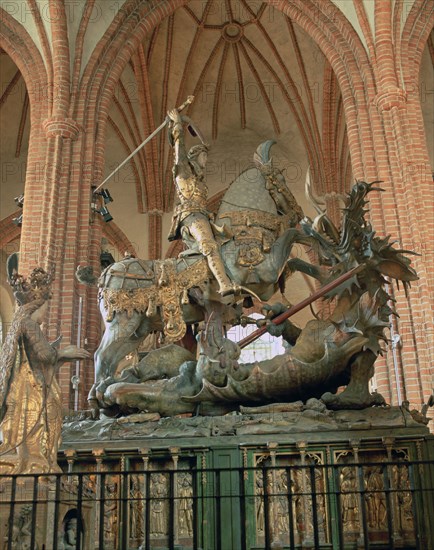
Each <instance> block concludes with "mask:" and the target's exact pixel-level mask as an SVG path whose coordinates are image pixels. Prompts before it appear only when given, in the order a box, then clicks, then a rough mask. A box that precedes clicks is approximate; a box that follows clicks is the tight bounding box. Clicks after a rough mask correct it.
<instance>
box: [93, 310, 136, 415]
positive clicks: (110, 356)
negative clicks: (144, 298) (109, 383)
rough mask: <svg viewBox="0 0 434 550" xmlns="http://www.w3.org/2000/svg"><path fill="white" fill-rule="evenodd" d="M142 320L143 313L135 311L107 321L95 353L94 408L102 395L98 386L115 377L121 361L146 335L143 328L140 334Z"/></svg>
mask: <svg viewBox="0 0 434 550" xmlns="http://www.w3.org/2000/svg"><path fill="white" fill-rule="evenodd" d="M142 321H143V314H141V313H137V312H133V314H132V315H131V316H130V317H128V316H127V314H126V313H116V314H115V317H114V319H113V321H111V322H106V323H105V332H104V335H103V337H102V340H101V343H100V345H99V347H98V349H97V350H96V353H95V383H94V385H93V386H92V388H91V390H90V392H89V397H88V400H89V402H90V403H91V407H92V408H94V405H95V404H96V402H97V401H98V400H99V399H100V398H101V397H102V395H101V390H98V386H99V385H100V384H102V383H103V382H104V380H107V379H111V378H113V377H114V374H115V372H116V367H117V365H118V364H119V362H120V361H121V360H122V359H123V358H124V357H125V356H126V355H128V354H129V353H131V352H132V351H134V350H135V349H136V348H137V346H138V345H139V344H140V342H141V341H142V340H143V338H144V336H145V335H146V332H144V331H143V330H142V331H140V334H138V329H139V327H140V328H141V325H142Z"/></svg>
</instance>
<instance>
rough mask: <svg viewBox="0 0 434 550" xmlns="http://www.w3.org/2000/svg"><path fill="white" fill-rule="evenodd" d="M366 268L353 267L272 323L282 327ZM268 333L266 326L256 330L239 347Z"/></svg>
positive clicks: (360, 266)
mask: <svg viewBox="0 0 434 550" xmlns="http://www.w3.org/2000/svg"><path fill="white" fill-rule="evenodd" d="M365 267H366V266H365V265H364V264H361V265H359V266H357V267H353V269H350V271H348V273H344V274H343V275H341V276H340V277H338V278H337V279H335V280H334V281H332V282H331V283H328V284H326V285H324V286H322V287H321V288H319V289H318V290H317V291H316V292H314V293H313V294H311V295H310V296H308V297H307V298H305V299H304V300H302V301H301V302H299V303H298V304H295V305H294V306H291V307H290V308H289V309H288V310H286V311H285V312H284V313H281V314H280V315H278V316H277V317H275V318H274V319H272V320H271V322H272V323H273V324H274V325H280V323H283V321H286V319H289V318H290V317H292V316H293V315H295V314H296V313H298V312H299V311H301V310H302V309H304V308H305V307H307V306H309V305H310V304H312V303H313V302H315V300H318V298H322V297H323V296H325V295H326V294H327V293H328V292H331V291H332V290H334V289H335V288H337V287H338V286H339V285H341V284H342V283H345V281H348V279H351V277H354V275H357V273H360V272H361V271H363V270H364V269H365ZM266 332H267V327H266V326H263V327H261V328H258V330H255V331H254V332H252V334H249V336H246V337H245V338H243V339H242V340H240V341H239V342H238V345H239V346H240V348H241V349H242V348H245V347H246V346H248V345H249V344H251V343H252V342H254V341H255V340H256V339H257V338H259V337H260V336H262V335H263V334H265V333H266Z"/></svg>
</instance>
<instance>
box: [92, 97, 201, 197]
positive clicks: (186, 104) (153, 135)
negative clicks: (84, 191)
mask: <svg viewBox="0 0 434 550" xmlns="http://www.w3.org/2000/svg"><path fill="white" fill-rule="evenodd" d="M193 100H194V96H192V95H189V96H188V97H187V99H186V100H185V101H184V103H183V104H182V105H180V106H179V107H178V109H177V110H178V111H183V110H184V109H185V108H186V107H187V106H188V105H190V104H191V103H193ZM169 121H170V119H169V117H166V118H165V119H164V122H162V123H161V124H160V126H158V128H155V130H154V131H153V132H152V134H150V135H149V136H148V137H147V138H146V139H145V141H143V142H142V143H141V144H140V145H139V146H138V147H136V149H134V151H133V152H132V153H131V154H130V155H129V156H128V157H127V158H126V159H125V160H123V161H122V162H121V163H120V164H119V166H117V167H116V168H115V169H114V170H113V172H111V174H109V175H108V176H107V177H106V178H105V180H104V181H103V182H102V183H101V184H100V185H98V187H97V188H96V189H95V191H94V194H95V193H97V192H98V191H99V190H100V189H101V187H103V186H104V185H105V184H106V183H107V182H108V180H109V179H110V178H112V177H113V176H114V175H115V174H116V172H118V171H119V170H120V169H121V168H122V167H123V166H125V164H126V163H127V162H128V161H129V160H130V159H132V158H133V157H134V155H135V154H136V153H138V152H139V151H140V149H142V148H143V147H144V146H145V145H146V144H147V143H149V142H150V141H151V139H152V138H154V137H155V136H156V135H157V134H158V133H159V132H161V130H163V128H165V127H166V126H167V124H168V123H169Z"/></svg>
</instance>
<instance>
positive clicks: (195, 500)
mask: <svg viewBox="0 0 434 550" xmlns="http://www.w3.org/2000/svg"><path fill="white" fill-rule="evenodd" d="M433 469H434V467H433V463H432V462H428V461H405V462H403V461H393V462H385V461H383V462H371V463H367V462H364V463H349V462H347V463H339V464H317V463H312V464H305V465H296V466H287V465H286V466H284V465H270V464H269V463H263V464H262V465H259V466H256V467H247V466H246V467H242V468H231V469H229V468H196V467H195V466H192V467H188V468H185V467H184V468H179V469H173V468H172V469H141V470H139V469H134V470H128V471H126V470H124V471H79V472H76V471H74V472H69V473H62V474H53V475H36V474H35V475H26V476H17V475H11V476H0V521H1V524H0V533H1V537H0V548H2V549H4V550H17V549H20V548H26V549H33V550H36V549H37V550H62V549H63V550H70V549H75V550H90V549H99V550H103V549H104V550H114V549H116V550H127V549H136V550H137V549H140V550H148V549H154V548H155V549H156V548H161V549H162V548H167V549H178V550H181V549H203V550H211V549H212V550H247V549H252V550H253V549H255V550H256V549H264V548H266V549H268V548H330V549H331V548H340V549H344V548H365V549H374V548H383V549H393V548H405V549H412V548H415V549H421V548H423V549H424V550H427V549H429V548H433V547H434V546H433V544H434V543H433V541H434V484H433Z"/></svg>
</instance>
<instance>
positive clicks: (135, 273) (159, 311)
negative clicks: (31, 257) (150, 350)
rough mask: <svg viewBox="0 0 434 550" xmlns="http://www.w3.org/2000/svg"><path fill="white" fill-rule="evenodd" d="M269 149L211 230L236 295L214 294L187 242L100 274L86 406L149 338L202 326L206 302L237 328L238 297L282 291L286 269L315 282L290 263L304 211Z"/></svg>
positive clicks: (259, 154)
mask: <svg viewBox="0 0 434 550" xmlns="http://www.w3.org/2000/svg"><path fill="white" fill-rule="evenodd" d="M273 143H274V142H273V141H271V140H268V141H266V142H264V143H262V144H261V145H260V146H259V147H258V148H257V150H256V152H255V155H254V160H255V164H256V166H255V167H252V168H249V169H248V170H246V171H244V172H243V173H242V174H240V176H238V178H236V179H235V181H234V182H233V183H232V184H231V185H230V186H229V188H228V190H227V192H226V193H225V195H224V196H223V199H222V201H221V205H220V208H219V210H218V212H217V215H216V218H215V224H213V225H214V227H215V228H216V231H215V235H216V240H217V241H218V242H219V244H220V247H221V255H222V258H223V261H224V264H225V267H226V271H227V273H228V275H229V277H230V278H231V280H232V281H234V282H235V283H236V284H237V285H239V286H240V287H242V290H241V292H240V293H239V294H238V295H234V296H229V297H225V298H222V297H220V296H219V295H218V293H217V284H216V281H215V280H213V278H212V274H211V273H210V271H209V269H208V266H207V261H206V258H204V257H203V256H202V255H201V254H200V253H199V251H198V249H197V246H196V243H195V242H193V241H191V240H189V239H188V236H185V239H184V240H185V242H186V244H187V246H188V247H189V248H188V249H187V250H186V251H184V252H182V253H181V254H180V255H179V257H178V258H176V259H168V260H141V259H137V258H134V257H127V258H125V259H123V260H121V261H119V262H116V263H114V264H112V265H110V266H108V267H107V268H106V269H105V270H104V271H103V272H102V274H101V276H100V278H99V280H98V286H99V308H100V312H101V315H102V318H103V320H104V325H105V332H104V335H103V338H102V340H101V343H100V345H99V347H98V349H97V351H96V353H95V384H94V385H93V387H92V389H91V392H90V394H89V400H90V401H91V402H93V403H95V398H97V399H99V400H100V402H101V401H102V399H103V398H102V395H103V392H102V391H99V390H98V387H99V386H101V385H102V386H104V387H107V383H111V382H113V381H114V376H115V373H116V369H117V366H118V364H119V362H120V361H121V360H122V359H123V358H124V357H125V356H126V355H128V354H130V353H131V352H133V351H134V350H135V349H136V348H137V347H138V346H139V345H140V343H141V342H142V341H143V340H144V338H145V337H146V336H147V335H148V334H150V333H153V332H156V331H158V332H163V333H164V335H165V338H166V342H173V341H177V340H179V339H181V338H182V336H183V335H184V334H185V330H186V325H191V324H197V323H198V322H200V321H201V320H203V318H204V303H205V302H206V303H209V302H213V301H215V302H223V303H225V304H226V305H227V310H226V315H225V316H224V319H223V320H224V322H225V323H228V324H235V323H236V322H237V320H239V317H240V306H239V303H240V302H241V301H242V300H243V299H244V298H246V297H248V296H251V295H253V296H255V297H257V298H258V299H259V300H261V301H266V300H268V299H269V298H270V297H271V296H272V295H273V294H274V293H275V292H276V291H277V290H278V289H279V288H280V289H282V287H283V281H284V279H285V277H286V276H287V275H288V274H289V272H290V271H291V270H293V269H295V268H296V269H298V270H300V271H304V272H305V273H307V274H309V275H311V276H313V277H316V278H318V279H320V277H321V274H320V271H319V270H318V269H317V268H316V267H315V266H312V265H310V264H307V263H305V262H303V261H301V260H299V259H295V260H294V259H291V258H290V252H291V248H292V246H293V245H294V243H296V242H297V243H305V242H306V239H305V236H304V235H303V234H302V233H301V232H300V231H299V229H297V227H296V224H297V223H298V222H299V221H300V219H301V217H302V211H301V209H300V208H299V207H298V205H296V202H295V199H294V198H293V197H292V194H291V193H290V191H289V190H288V189H287V188H286V185H285V182H284V177H283V174H281V172H280V171H279V170H277V169H275V168H274V167H273V165H272V161H271V158H270V155H269V153H270V148H271V146H272V144H273ZM277 187H279V189H282V188H284V189H285V195H286V196H287V197H289V203H288V201H286V203H285V204H286V205H287V206H286V207H284V208H283V207H282V203H283V202H285V201H283V199H282V197H281V195H280V194H279V192H277V191H276V189H277ZM276 197H277V198H276ZM288 204H289V207H288ZM76 275H77V278H78V279H79V280H80V281H81V282H83V283H85V284H94V283H95V282H96V279H95V277H93V274H92V273H91V272H90V271H89V268H87V267H86V268H82V267H80V266H79V268H78V269H77V273H76Z"/></svg>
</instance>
